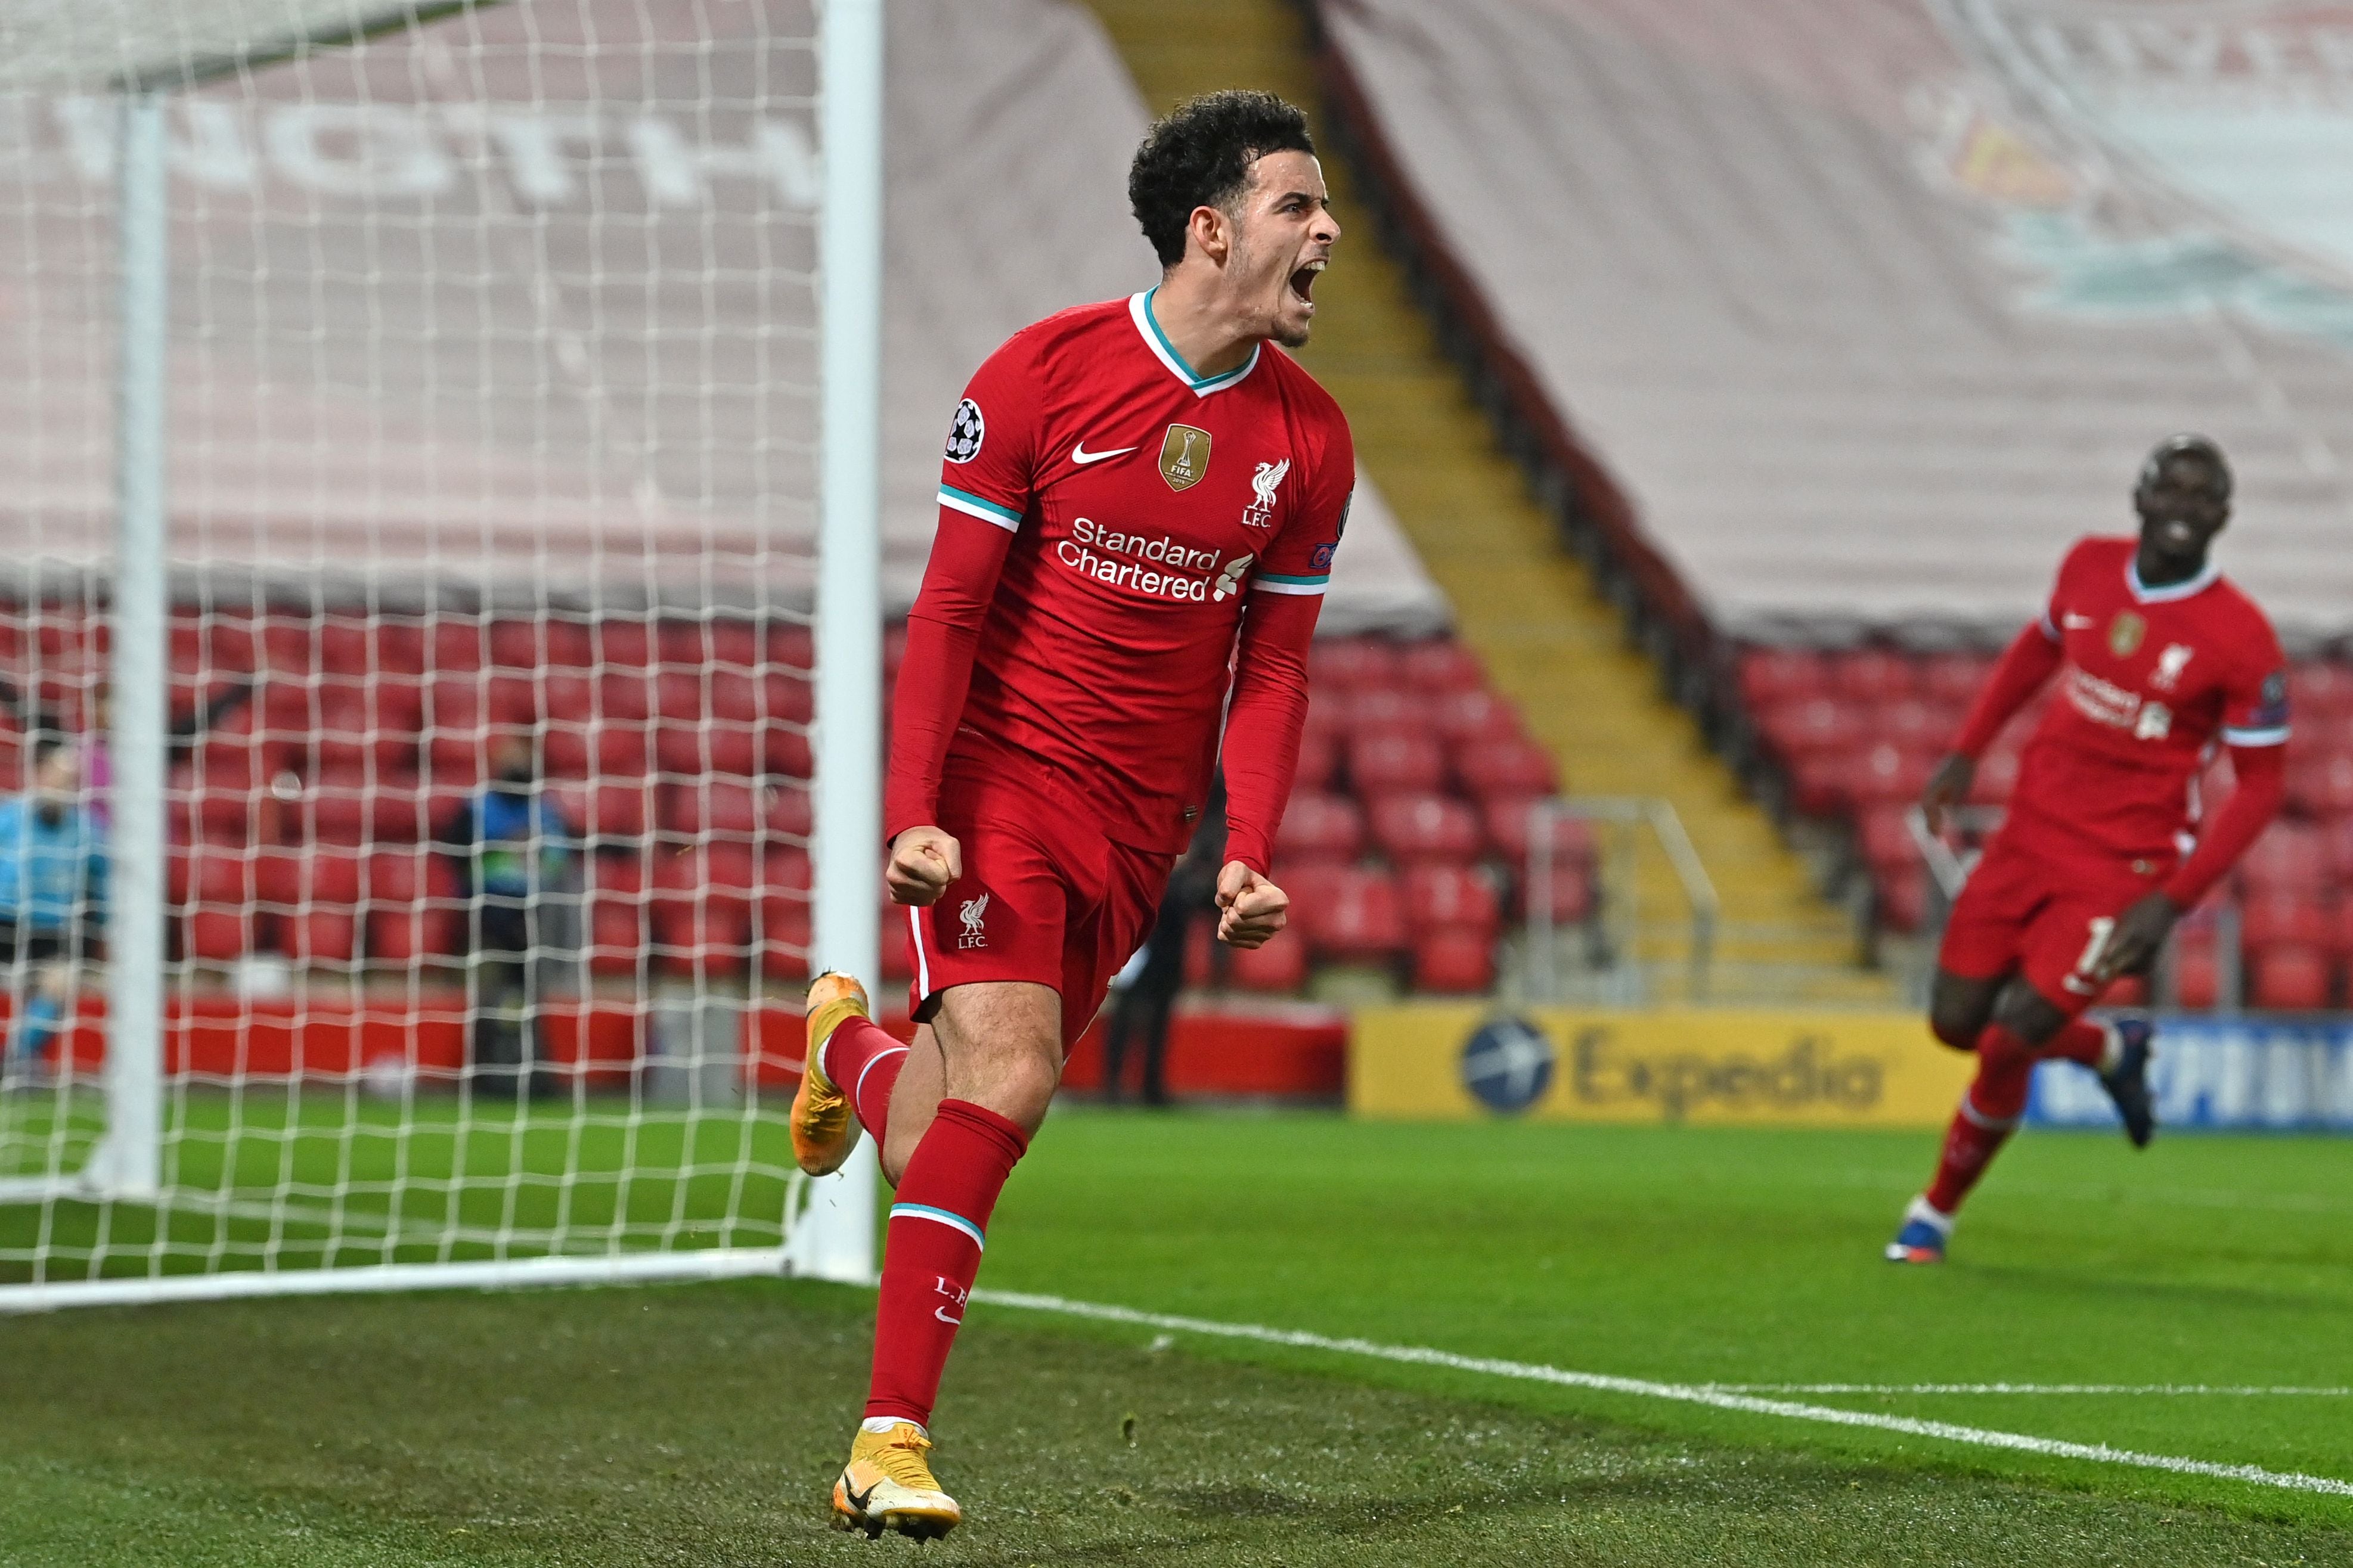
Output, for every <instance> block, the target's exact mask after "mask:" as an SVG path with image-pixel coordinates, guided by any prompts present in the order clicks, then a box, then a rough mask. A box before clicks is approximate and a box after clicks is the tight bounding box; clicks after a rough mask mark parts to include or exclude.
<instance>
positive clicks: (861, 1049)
mask: <svg viewBox="0 0 2353 1568" xmlns="http://www.w3.org/2000/svg"><path fill="white" fill-rule="evenodd" d="M820 1055H821V1056H822V1057H823V1058H824V1060H823V1065H824V1067H825V1076H826V1077H828V1078H829V1079H833V1087H834V1088H836V1089H839V1090H841V1092H842V1093H844V1094H846V1095H848V1096H849V1106H850V1109H851V1110H855V1111H857V1112H858V1124H859V1125H860V1127H863V1128H865V1129H866V1131H867V1133H868V1135H869V1136H871V1138H872V1139H873V1140H874V1143H875V1147H877V1148H880V1147H881V1144H882V1124H883V1122H884V1121H887V1120H888V1119H889V1117H890V1114H891V1090H892V1089H893V1088H895V1087H896V1086H897V1084H898V1082H899V1069H900V1068H902V1067H905V1066H906V1065H907V1047H904V1046H902V1045H901V1044H900V1043H899V1042H898V1041H897V1040H894V1039H892V1037H890V1035H889V1034H887V1033H885V1032H884V1030H883V1028H882V1026H881V1025H880V1024H877V1023H873V1022H871V1020H869V1019H865V1018H855V1017H853V1018H844V1019H843V1020H842V1021H841V1022H840V1023H839V1025H838V1026H835V1028H834V1031H833V1033H832V1034H830V1035H828V1036H827V1037H825V1048H824V1050H823V1051H822V1052H821V1053H820Z"/></svg>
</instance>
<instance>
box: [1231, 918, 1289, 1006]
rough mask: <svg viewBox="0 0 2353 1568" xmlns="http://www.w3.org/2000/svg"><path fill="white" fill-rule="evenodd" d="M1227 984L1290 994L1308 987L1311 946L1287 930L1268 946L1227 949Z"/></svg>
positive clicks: (1259, 990)
mask: <svg viewBox="0 0 2353 1568" xmlns="http://www.w3.org/2000/svg"><path fill="white" fill-rule="evenodd" d="M1226 984H1229V985H1230V986H1232V987H1233V988H1234V989H1235V990H1237V991H1252V992H1257V993H1259V994H1262V995H1289V994H1292V993H1293V992H1295V991H1297V990H1298V989H1299V988H1300V987H1301V986H1303V985H1304V984H1307V944H1306V943H1305V942H1302V941H1301V940H1300V938H1299V935H1298V933H1297V931H1284V932H1282V933H1281V934H1280V935H1278V936H1276V937H1275V939H1274V940H1273V941H1271V942H1268V943H1266V945H1264V946H1263V947H1253V948H1229V949H1227V950H1226Z"/></svg>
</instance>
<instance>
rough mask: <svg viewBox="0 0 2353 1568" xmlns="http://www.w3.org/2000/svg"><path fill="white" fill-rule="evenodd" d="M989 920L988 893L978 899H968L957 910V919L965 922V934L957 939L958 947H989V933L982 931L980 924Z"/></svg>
mask: <svg viewBox="0 0 2353 1568" xmlns="http://www.w3.org/2000/svg"><path fill="white" fill-rule="evenodd" d="M987 918H988V895H987V893H983V894H981V896H980V897H978V898H976V899H966V900H965V901H964V903H963V904H962V905H961V906H960V907H959V908H958V909H957V910H956V919H958V920H960V921H963V922H964V934H963V935H962V936H959V937H957V938H956V946H958V947H959V948H965V949H971V948H976V947H987V945H988V933H987V931H982V930H981V929H980V922H981V921H984V920H986V919H987Z"/></svg>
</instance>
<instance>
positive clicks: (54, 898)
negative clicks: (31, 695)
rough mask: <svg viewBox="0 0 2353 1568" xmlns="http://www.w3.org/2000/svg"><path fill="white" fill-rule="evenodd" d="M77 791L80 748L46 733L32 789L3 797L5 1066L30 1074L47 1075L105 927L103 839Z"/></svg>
mask: <svg viewBox="0 0 2353 1568" xmlns="http://www.w3.org/2000/svg"><path fill="white" fill-rule="evenodd" d="M80 786H81V758H80V755H79V752H78V751H77V749H76V748H75V747H74V746H73V745H72V744H71V743H70V742H69V741H68V740H67V738H66V737H65V736H64V735H62V734H60V733H58V731H54V730H41V731H35V732H34V735H33V739H32V756H31V769H30V784H29V785H28V787H27V788H26V789H25V790H24V792H23V793H21V794H18V795H10V796H8V797H7V798H5V799H0V958H5V960H6V962H7V963H8V965H9V971H10V973H9V976H8V991H9V996H10V999H11V1001H12V1002H13V1003H14V1007H13V1008H12V1010H11V1011H12V1016H13V1018H14V1026H13V1027H12V1028H11V1030H10V1032H9V1039H8V1050H7V1060H8V1065H9V1067H10V1068H11V1069H12V1072H14V1071H23V1072H25V1073H26V1075H27V1076H37V1075H38V1074H40V1073H41V1071H42V1070H43V1060H42V1057H43V1053H44V1052H46V1051H47V1049H48V1047H49V1043H50V1041H52V1040H53V1039H55V1038H56V1037H57V1034H58V1028H59V1027H60V1026H61V1025H62V1024H63V1022H64V1020H65V1019H66V1018H67V1017H68V1016H69V1015H70V1014H71V1011H72V1005H73V999H74V991H75V986H76V983H77V980H78V979H79V970H80V967H81V965H82V964H83V963H86V962H88V961H89V960H90V958H92V957H93V956H94V955H95V953H96V951H97V947H98V939H99V935H100V931H101V930H102V928H103V926H104V923H105V915H106V845H105V837H104V833H103V830H102V829H101V827H100V825H99V823H98V821H97V819H96V817H95V816H93V815H92V813H91V812H90V808H89V806H88V805H86V804H85V803H84V802H83V801H82V799H81V798H80Z"/></svg>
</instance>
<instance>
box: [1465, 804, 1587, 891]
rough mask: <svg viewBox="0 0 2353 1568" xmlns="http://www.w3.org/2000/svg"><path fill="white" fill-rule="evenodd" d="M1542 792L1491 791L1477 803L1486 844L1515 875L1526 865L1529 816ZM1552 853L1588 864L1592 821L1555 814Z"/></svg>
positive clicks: (1523, 869) (1565, 858)
mask: <svg viewBox="0 0 2353 1568" xmlns="http://www.w3.org/2000/svg"><path fill="white" fill-rule="evenodd" d="M1546 798H1548V797H1547V796H1544V795H1494V796H1492V797H1490V798H1488V799H1485V800H1482V801H1481V802H1480V803H1479V814H1480V816H1482V818H1483V819H1484V821H1485V826H1486V828H1487V846H1488V848H1489V849H1490V850H1491V851H1492V852H1493V854H1494V856H1495V858H1498V859H1500V860H1502V861H1503V862H1504V865H1505V866H1507V867H1509V868H1511V872H1512V874H1513V875H1514V877H1516V876H1518V875H1519V874H1520V873H1521V872H1523V871H1525V869H1526V868H1527V864H1528V833H1529V829H1530V820H1529V819H1530V816H1531V814H1532V813H1533V812H1534V811H1535V806H1536V804H1537V803H1538V802H1539V801H1541V800H1544V799H1546ZM1552 844H1553V853H1554V855H1556V857H1559V858H1562V859H1564V860H1572V861H1576V862H1578V863H1580V864H1583V865H1588V866H1589V865H1591V864H1592V862H1593V858H1594V855H1595V853H1596V847H1595V844H1594V838H1593V825H1592V824H1591V823H1589V822H1587V821H1585V820H1583V819H1582V818H1578V817H1561V816H1556V817H1554V818H1553V823H1552Z"/></svg>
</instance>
